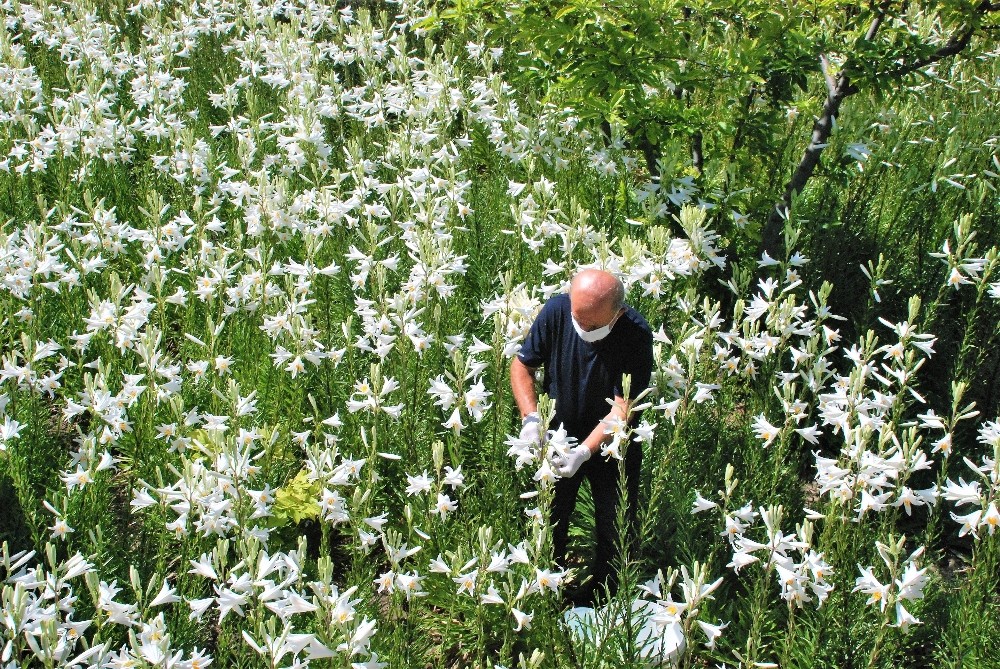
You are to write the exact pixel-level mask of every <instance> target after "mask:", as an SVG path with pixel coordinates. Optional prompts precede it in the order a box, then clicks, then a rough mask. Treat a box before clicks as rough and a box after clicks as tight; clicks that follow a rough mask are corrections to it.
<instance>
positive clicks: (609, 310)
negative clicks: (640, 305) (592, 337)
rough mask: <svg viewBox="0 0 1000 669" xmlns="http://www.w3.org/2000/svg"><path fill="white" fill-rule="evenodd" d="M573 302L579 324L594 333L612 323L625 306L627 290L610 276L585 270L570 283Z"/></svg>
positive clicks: (592, 270)
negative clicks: (594, 330) (595, 330)
mask: <svg viewBox="0 0 1000 669" xmlns="http://www.w3.org/2000/svg"><path fill="white" fill-rule="evenodd" d="M569 301H570V309H571V310H572V312H573V317H574V318H576V321H577V323H579V324H580V326H581V327H583V329H585V330H593V329H596V328H599V327H603V326H605V325H607V324H608V323H610V322H611V321H612V320H613V319H614V318H615V316H616V315H617V314H618V312H619V311H621V309H622V307H624V306H625V287H624V286H623V285H622V282H621V281H619V280H618V278H617V277H615V275H613V274H611V273H610V272H605V271H604V270H599V269H585V270H582V271H580V272H578V273H577V274H576V276H574V277H573V280H572V281H571V282H570V285H569Z"/></svg>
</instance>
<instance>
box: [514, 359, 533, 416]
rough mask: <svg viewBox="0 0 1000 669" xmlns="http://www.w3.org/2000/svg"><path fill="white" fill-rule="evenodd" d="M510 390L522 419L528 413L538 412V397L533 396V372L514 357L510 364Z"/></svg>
mask: <svg viewBox="0 0 1000 669" xmlns="http://www.w3.org/2000/svg"><path fill="white" fill-rule="evenodd" d="M510 389H511V391H512V392H513V394H514V401H515V402H516V403H517V408H518V410H519V411H520V412H521V417H522V418H524V417H525V416H527V415H528V414H529V413H534V412H536V411H538V395H536V394H535V370H533V369H531V368H530V367H528V366H527V365H525V364H524V363H523V362H521V361H520V360H519V359H518V358H517V357H516V356H515V357H514V360H512V361H511V363H510Z"/></svg>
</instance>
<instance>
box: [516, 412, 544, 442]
mask: <svg viewBox="0 0 1000 669" xmlns="http://www.w3.org/2000/svg"><path fill="white" fill-rule="evenodd" d="M518 438H519V439H521V441H530V442H532V443H534V444H540V443H541V441H542V435H541V418H540V417H539V416H538V414H537V413H529V414H528V415H527V416H525V417H524V418H522V419H521V434H520V435H519V436H518Z"/></svg>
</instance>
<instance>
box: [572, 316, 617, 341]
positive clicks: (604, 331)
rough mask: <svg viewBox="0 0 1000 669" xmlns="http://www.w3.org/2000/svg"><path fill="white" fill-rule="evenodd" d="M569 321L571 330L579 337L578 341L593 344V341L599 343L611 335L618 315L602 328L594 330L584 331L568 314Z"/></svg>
mask: <svg viewBox="0 0 1000 669" xmlns="http://www.w3.org/2000/svg"><path fill="white" fill-rule="evenodd" d="M619 313H620V312H619ZM570 319H572V321H573V329H574V330H576V333H577V334H578V335H580V339H582V340H583V341H585V342H587V343H588V344H593V343H594V342H595V341H601V340H602V339H604V338H605V337H607V336H608V335H609V334H611V328H613V327H614V325H615V323H616V322H617V321H618V314H616V315H615V317H614V318H612V319H611V322H610V323H608V324H607V325H605V326H603V327H599V328H597V329H595V330H584V329H583V328H582V327H580V324H579V323H577V322H576V318H575V317H574V316H573V315H572V314H570Z"/></svg>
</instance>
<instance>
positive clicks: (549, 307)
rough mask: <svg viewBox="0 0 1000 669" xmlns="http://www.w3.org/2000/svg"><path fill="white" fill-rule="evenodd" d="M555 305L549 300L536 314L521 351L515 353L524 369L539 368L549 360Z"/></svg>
mask: <svg viewBox="0 0 1000 669" xmlns="http://www.w3.org/2000/svg"><path fill="white" fill-rule="evenodd" d="M555 306H556V305H555V304H554V303H553V302H552V300H549V301H548V302H546V303H545V305H544V306H543V307H542V310H541V311H540V312H538V316H537V317H536V318H535V322H534V323H532V324H531V328H530V329H529V330H528V336H527V337H525V338H524V342H523V343H522V344H521V349H520V350H519V351H518V352H517V357H518V359H519V360H520V361H521V362H522V363H524V365H525V366H526V367H531V368H532V369H535V368H538V367H541V366H542V365H544V364H545V361H546V360H548V359H549V352H550V350H551V347H552V336H553V332H554V330H553V320H554V318H555V315H556V309H555Z"/></svg>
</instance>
